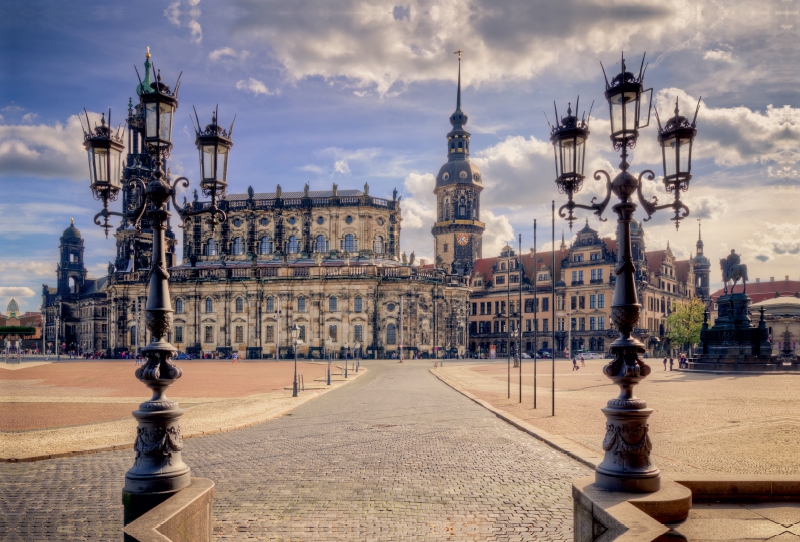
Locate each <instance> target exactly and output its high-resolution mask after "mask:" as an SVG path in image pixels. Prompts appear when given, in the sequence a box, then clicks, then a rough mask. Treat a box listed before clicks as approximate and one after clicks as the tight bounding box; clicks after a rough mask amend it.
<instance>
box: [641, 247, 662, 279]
mask: <svg viewBox="0 0 800 542" xmlns="http://www.w3.org/2000/svg"><path fill="white" fill-rule="evenodd" d="M666 253H667V251H666V250H650V251H646V252H645V253H644V254H645V256H646V257H647V267H648V268H649V269H650V272H651V273H655V274H656V275H657V276H659V275H661V263H662V262H663V261H664V254H666Z"/></svg>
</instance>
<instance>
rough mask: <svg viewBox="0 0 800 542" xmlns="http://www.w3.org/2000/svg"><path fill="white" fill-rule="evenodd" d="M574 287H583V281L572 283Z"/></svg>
mask: <svg viewBox="0 0 800 542" xmlns="http://www.w3.org/2000/svg"><path fill="white" fill-rule="evenodd" d="M572 285H573V286H583V281H582V280H573V281H572Z"/></svg>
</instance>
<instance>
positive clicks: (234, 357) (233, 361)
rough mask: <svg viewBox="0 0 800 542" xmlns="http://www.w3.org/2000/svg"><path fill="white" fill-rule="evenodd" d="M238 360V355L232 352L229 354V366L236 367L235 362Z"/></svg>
mask: <svg viewBox="0 0 800 542" xmlns="http://www.w3.org/2000/svg"><path fill="white" fill-rule="evenodd" d="M238 360H239V354H238V353H237V352H234V353H233V354H231V365H236V362H237V361H238Z"/></svg>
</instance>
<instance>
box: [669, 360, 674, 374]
mask: <svg viewBox="0 0 800 542" xmlns="http://www.w3.org/2000/svg"><path fill="white" fill-rule="evenodd" d="M673 363H674V361H673V359H672V358H669V370H670V371H671V370H672V364H673Z"/></svg>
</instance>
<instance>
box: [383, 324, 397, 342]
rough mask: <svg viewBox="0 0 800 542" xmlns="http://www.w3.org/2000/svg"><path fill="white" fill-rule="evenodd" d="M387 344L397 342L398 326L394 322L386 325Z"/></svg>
mask: <svg viewBox="0 0 800 542" xmlns="http://www.w3.org/2000/svg"><path fill="white" fill-rule="evenodd" d="M386 344H397V326H395V325H394V324H389V325H388V326H386Z"/></svg>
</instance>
